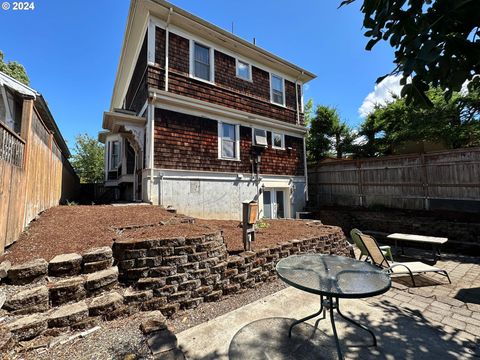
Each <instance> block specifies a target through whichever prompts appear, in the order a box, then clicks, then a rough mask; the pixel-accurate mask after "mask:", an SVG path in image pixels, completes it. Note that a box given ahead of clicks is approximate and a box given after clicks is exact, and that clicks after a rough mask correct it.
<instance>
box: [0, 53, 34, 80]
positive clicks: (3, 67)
mask: <svg viewBox="0 0 480 360" xmlns="http://www.w3.org/2000/svg"><path fill="white" fill-rule="evenodd" d="M3 57H4V55H3V52H2V51H0V71H1V72H3V73H5V74H7V75H8V76H11V77H12V78H14V79H16V80H18V81H20V82H21V83H23V84H25V85H30V79H29V78H28V75H27V72H26V71H25V68H24V67H23V65H22V64H19V63H18V62H16V61H9V62H8V63H5V62H4V60H3Z"/></svg>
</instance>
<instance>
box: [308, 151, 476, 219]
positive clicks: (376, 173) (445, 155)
mask: <svg viewBox="0 0 480 360" xmlns="http://www.w3.org/2000/svg"><path fill="white" fill-rule="evenodd" d="M308 175H309V179H308V180H309V193H310V198H311V199H312V200H313V201H314V202H315V205H316V206H322V205H343V206H363V207H372V206H378V205H380V206H385V207H390V208H401V209H416V210H453V211H469V212H480V148H470V149H458V150H449V151H436V152H431V153H425V154H413V155H398V156H387V157H380V158H371V159H362V160H340V161H333V162H327V163H320V164H318V165H314V166H311V167H310V168H309V171H308Z"/></svg>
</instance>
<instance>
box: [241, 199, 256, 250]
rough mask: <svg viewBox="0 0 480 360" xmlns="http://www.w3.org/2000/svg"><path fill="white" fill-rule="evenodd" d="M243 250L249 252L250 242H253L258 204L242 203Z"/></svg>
mask: <svg viewBox="0 0 480 360" xmlns="http://www.w3.org/2000/svg"><path fill="white" fill-rule="evenodd" d="M242 210H243V211H242V225H243V248H244V249H245V251H250V250H251V248H252V245H251V243H252V241H255V223H256V222H257V217H258V202H256V201H245V202H244V203H242Z"/></svg>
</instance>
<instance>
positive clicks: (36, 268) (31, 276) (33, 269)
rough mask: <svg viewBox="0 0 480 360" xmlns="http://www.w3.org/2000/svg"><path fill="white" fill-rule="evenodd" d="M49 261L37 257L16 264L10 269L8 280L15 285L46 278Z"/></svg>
mask: <svg viewBox="0 0 480 360" xmlns="http://www.w3.org/2000/svg"><path fill="white" fill-rule="evenodd" d="M47 272H48V263H47V262H46V261H45V259H36V260H32V261H29V262H26V263H23V264H20V265H14V266H12V267H11V268H10V270H8V275H7V278H8V281H9V282H10V283H11V284H13V285H25V284H28V283H31V282H34V281H40V280H43V279H45V277H46V276H47Z"/></svg>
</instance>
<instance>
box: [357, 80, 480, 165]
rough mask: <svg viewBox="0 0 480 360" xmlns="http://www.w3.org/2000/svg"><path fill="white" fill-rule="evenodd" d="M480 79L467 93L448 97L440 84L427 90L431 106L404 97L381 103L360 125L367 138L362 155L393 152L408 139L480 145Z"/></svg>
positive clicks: (471, 85) (468, 145) (459, 146)
mask: <svg viewBox="0 0 480 360" xmlns="http://www.w3.org/2000/svg"><path fill="white" fill-rule="evenodd" d="M479 83H480V81H478V79H475V80H474V81H472V83H470V84H469V87H468V88H469V91H468V93H467V94H462V93H458V92H454V93H453V94H452V97H451V98H450V99H449V100H447V99H445V97H444V94H443V91H442V90H441V89H440V88H432V89H430V90H429V91H428V92H427V96H428V98H429V101H430V103H431V104H432V106H431V107H429V108H420V107H417V106H415V105H414V104H412V103H408V102H406V101H405V99H394V100H393V101H392V102H390V103H388V104H386V105H384V106H378V107H376V108H375V109H374V111H373V112H372V113H371V114H370V115H369V116H367V118H366V119H365V121H364V122H363V124H362V125H361V130H360V135H363V136H364V137H365V138H366V142H365V144H364V145H363V146H362V149H361V150H360V151H359V153H358V155H359V156H375V155H385V154H391V153H392V152H393V150H394V148H395V147H397V146H399V145H402V144H404V143H405V142H407V141H429V142H438V143H442V144H444V145H445V146H446V147H448V148H452V149H454V148H461V147H470V146H480V86H479Z"/></svg>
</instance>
